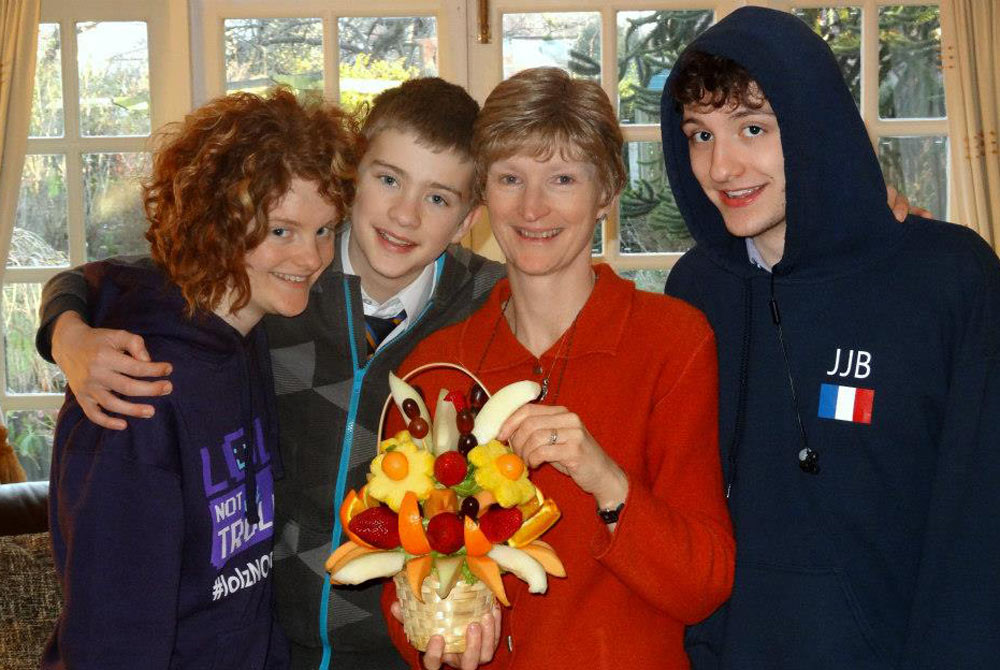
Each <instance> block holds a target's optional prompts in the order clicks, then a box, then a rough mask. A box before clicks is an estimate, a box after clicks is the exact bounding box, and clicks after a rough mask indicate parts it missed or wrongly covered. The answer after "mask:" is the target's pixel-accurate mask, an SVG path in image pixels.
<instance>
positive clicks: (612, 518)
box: [597, 503, 625, 523]
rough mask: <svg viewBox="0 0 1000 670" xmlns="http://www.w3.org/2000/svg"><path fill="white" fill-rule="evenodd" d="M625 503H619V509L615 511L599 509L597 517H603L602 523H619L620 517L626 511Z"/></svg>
mask: <svg viewBox="0 0 1000 670" xmlns="http://www.w3.org/2000/svg"><path fill="white" fill-rule="evenodd" d="M624 507H625V503H619V504H618V507H616V508H614V509H599V510H597V516H599V517H601V521H603V522H604V523H618V517H619V516H620V515H621V513H622V509H624Z"/></svg>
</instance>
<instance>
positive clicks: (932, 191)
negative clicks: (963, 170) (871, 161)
mask: <svg viewBox="0 0 1000 670" xmlns="http://www.w3.org/2000/svg"><path fill="white" fill-rule="evenodd" d="M878 155H879V162H880V163H881V164H882V173H883V174H884V175H885V180H886V181H887V182H888V183H890V184H895V185H896V186H897V187H898V188H899V189H900V190H902V191H903V193H905V194H906V197H907V198H909V199H910V202H911V203H913V204H914V205H916V206H918V207H924V208H926V209H929V210H930V211H931V214H932V215H933V216H934V217H935V218H938V219H943V218H945V217H946V216H947V215H948V137H947V136H945V135H937V136H931V137H880V138H879V141H878Z"/></svg>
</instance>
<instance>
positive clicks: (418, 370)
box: [376, 362, 490, 442]
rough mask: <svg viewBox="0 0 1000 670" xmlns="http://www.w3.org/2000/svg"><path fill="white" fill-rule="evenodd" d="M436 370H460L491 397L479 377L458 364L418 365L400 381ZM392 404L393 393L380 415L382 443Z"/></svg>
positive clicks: (378, 436)
mask: <svg viewBox="0 0 1000 670" xmlns="http://www.w3.org/2000/svg"><path fill="white" fill-rule="evenodd" d="M436 368H450V369H452V370H458V371H459V372H463V373H465V374H466V375H467V376H468V377H469V378H471V379H472V381H474V382H476V384H478V385H479V388H481V389H483V392H484V393H486V397H487V398H489V397H490V392H489V391H487V390H486V385H485V384H483V382H482V381H480V380H479V377H477V376H476V375H474V374H473V373H472V372H471V371H469V369H468V368H466V367H463V366H461V365H459V364H458V363H444V362H436V363H424V364H423V365H418V366H417V367H415V368H413V369H412V370H410V371H409V372H407V373H406V374H405V375H403V376H402V377H400V379H402V380H403V381H404V382H408V381H410V380H411V379H413V378H414V377H416V376H417V375H418V374H420V373H421V372H425V371H427V370H434V369H436ZM426 401H427V399H426V398H424V402H425V403H426ZM391 404H392V393H389V397H388V398H386V399H385V403H383V404H382V413H381V414H379V419H378V433H377V434H376V437H377V438H378V441H379V442H381V441H382V431H383V430H385V418H386V416H387V415H388V413H389V405H391Z"/></svg>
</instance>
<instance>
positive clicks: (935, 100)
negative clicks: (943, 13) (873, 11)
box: [878, 5, 945, 119]
mask: <svg viewBox="0 0 1000 670" xmlns="http://www.w3.org/2000/svg"><path fill="white" fill-rule="evenodd" d="M878 30H879V50H878V57H879V73H878V74H879V77H878V113H879V116H880V117H882V118H885V119H902V118H942V117H944V115H945V108H944V79H943V76H942V71H941V21H940V19H939V15H938V8H937V7H936V6H915V5H910V6H899V5H894V6H891V7H879V10H878Z"/></svg>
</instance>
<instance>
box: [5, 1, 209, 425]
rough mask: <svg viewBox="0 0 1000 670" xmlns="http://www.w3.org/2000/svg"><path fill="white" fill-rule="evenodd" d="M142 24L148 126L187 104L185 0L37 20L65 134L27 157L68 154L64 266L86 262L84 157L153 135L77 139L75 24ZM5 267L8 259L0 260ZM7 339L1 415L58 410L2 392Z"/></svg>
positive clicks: (49, 272) (141, 143) (28, 276)
mask: <svg viewBox="0 0 1000 670" xmlns="http://www.w3.org/2000/svg"><path fill="white" fill-rule="evenodd" d="M86 21H143V22H145V23H146V30H147V40H148V47H149V97H150V103H149V105H150V128H151V129H152V130H153V131H154V132H155V130H156V128H158V127H160V126H162V125H163V124H165V123H167V122H169V121H172V120H176V119H179V118H182V117H183V115H184V114H185V113H186V112H187V111H188V110H189V109H190V107H191V85H190V67H189V63H190V56H189V48H188V31H187V26H188V22H187V3H186V0H129V2H127V3H123V2H120V1H117V0H43V2H42V7H41V13H40V18H39V23H43V24H46V23H57V24H59V36H60V47H61V67H62V94H63V136H62V137H40V138H29V139H28V144H27V151H26V155H27V156H31V155H35V154H57V155H63V156H65V161H66V162H65V178H66V200H67V212H66V217H67V218H66V226H67V234H68V243H69V266H68V267H72V266H76V265H79V264H81V263H84V262H86V254H87V250H86V228H85V222H84V193H83V158H82V157H83V155H84V154H89V153H105V152H108V153H119V152H146V151H149V150H150V136H117V137H115V136H112V137H90V136H86V137H85V136H82V135H81V134H80V114H79V111H80V105H79V101H80V95H79V79H78V73H77V49H76V24H77V23H79V22H86ZM3 260H4V263H6V259H3ZM65 269H66V267H38V268H6V269H5V270H4V284H12V283H44V282H46V281H48V280H49V279H50V278H51V277H53V276H54V275H56V274H58V273H59V272H61V271H63V270H65ZM6 361H7V357H6V342H5V341H0V407H2V408H3V411H4V412H12V411H15V412H16V411H25V410H38V409H41V410H52V409H58V408H59V407H60V406H61V405H62V402H63V396H62V394H55V393H14V392H11V391H9V390H8V387H7V370H6Z"/></svg>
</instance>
